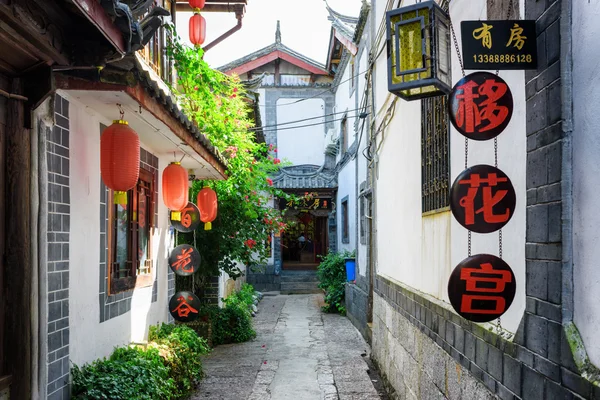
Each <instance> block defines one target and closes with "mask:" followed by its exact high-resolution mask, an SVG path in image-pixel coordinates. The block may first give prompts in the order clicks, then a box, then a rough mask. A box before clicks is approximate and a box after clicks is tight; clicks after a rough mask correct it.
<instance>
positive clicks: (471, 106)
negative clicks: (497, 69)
mask: <svg viewBox="0 0 600 400" xmlns="http://www.w3.org/2000/svg"><path fill="white" fill-rule="evenodd" d="M448 112H449V113H450V121H451V122H452V125H454V127H455V128H456V130H457V131H458V132H460V133H461V134H462V135H464V136H466V137H467V138H469V139H472V140H489V139H493V138H494V137H496V136H498V135H499V134H500V133H502V131H504V129H505V128H506V127H507V126H508V123H509V122H510V119H511V117H512V113H513V97H512V93H511V91H510V88H509V87H508V84H507V83H506V82H505V81H504V80H503V79H502V78H500V77H499V76H498V75H495V74H490V73H488V72H475V73H473V74H470V75H467V76H465V77H464V78H462V79H461V80H460V81H459V82H458V83H457V84H456V85H454V88H453V89H452V93H450V97H449V100H448Z"/></svg>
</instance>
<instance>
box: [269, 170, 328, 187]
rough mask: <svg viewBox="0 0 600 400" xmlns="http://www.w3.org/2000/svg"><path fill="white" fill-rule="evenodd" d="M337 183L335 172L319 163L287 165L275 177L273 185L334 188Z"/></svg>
mask: <svg viewBox="0 0 600 400" xmlns="http://www.w3.org/2000/svg"><path fill="white" fill-rule="evenodd" d="M337 185H338V184H337V176H336V174H335V172H334V171H327V170H324V169H323V167H322V166H318V165H293V166H291V167H285V168H282V169H281V170H280V171H279V173H278V174H277V175H275V176H274V177H273V186H275V187H276V188H278V189H334V188H337Z"/></svg>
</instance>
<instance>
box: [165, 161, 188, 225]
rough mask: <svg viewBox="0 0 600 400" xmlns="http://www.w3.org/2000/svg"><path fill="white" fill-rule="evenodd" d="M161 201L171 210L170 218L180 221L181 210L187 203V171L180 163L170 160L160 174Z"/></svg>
mask: <svg viewBox="0 0 600 400" xmlns="http://www.w3.org/2000/svg"><path fill="white" fill-rule="evenodd" d="M162 194H163V201H164V202H165V205H166V206H167V208H168V209H169V210H171V220H173V221H181V210H183V209H184V208H185V206H187V204H188V201H189V200H188V198H189V194H188V172H187V170H186V169H185V168H183V167H182V166H181V163H178V162H172V163H171V164H169V165H168V166H167V168H165V169H164V171H163V174H162Z"/></svg>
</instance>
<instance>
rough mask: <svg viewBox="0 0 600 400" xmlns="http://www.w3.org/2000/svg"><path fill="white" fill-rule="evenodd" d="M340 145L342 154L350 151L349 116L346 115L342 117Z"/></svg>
mask: <svg viewBox="0 0 600 400" xmlns="http://www.w3.org/2000/svg"><path fill="white" fill-rule="evenodd" d="M340 136H341V137H340V141H341V143H340V145H341V146H340V147H341V154H342V156H344V154H346V153H347V152H348V116H347V115H344V118H342V123H341V124H340Z"/></svg>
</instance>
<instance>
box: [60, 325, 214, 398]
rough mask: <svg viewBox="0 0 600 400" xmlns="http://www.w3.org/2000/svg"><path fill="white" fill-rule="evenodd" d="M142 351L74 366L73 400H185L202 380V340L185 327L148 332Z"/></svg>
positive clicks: (116, 352)
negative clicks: (181, 399) (147, 341)
mask: <svg viewBox="0 0 600 400" xmlns="http://www.w3.org/2000/svg"><path fill="white" fill-rule="evenodd" d="M149 340H150V342H149V343H148V345H147V346H146V348H142V347H119V348H116V349H115V350H114V352H113V353H112V355H111V356H110V357H109V358H108V359H106V358H104V359H102V360H97V361H95V362H93V363H91V364H87V365H84V366H83V367H78V366H77V365H75V366H73V368H72V370H71V372H72V377H73V399H77V400H131V399H139V400H155V399H156V400H170V399H180V398H183V397H186V396H187V395H189V394H190V393H191V391H192V390H193V389H194V387H195V386H196V383H197V381H198V380H199V379H200V378H201V377H202V364H201V361H200V356H201V355H202V354H206V353H207V352H208V351H209V348H208V345H207V344H206V340H204V339H203V338H201V337H199V336H198V335H197V334H196V332H194V330H193V329H191V328H188V327H187V326H183V325H168V324H162V325H161V326H159V327H154V326H152V327H150V334H149Z"/></svg>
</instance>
